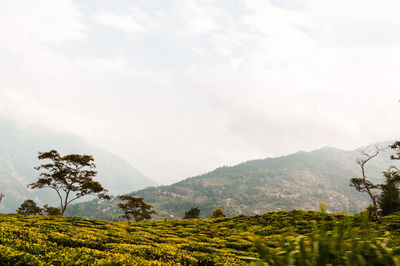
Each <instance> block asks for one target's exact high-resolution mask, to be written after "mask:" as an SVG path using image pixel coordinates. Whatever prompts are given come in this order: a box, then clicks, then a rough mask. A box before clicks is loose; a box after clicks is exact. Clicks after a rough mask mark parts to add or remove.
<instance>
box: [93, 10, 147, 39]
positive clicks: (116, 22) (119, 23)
mask: <svg viewBox="0 0 400 266" xmlns="http://www.w3.org/2000/svg"><path fill="white" fill-rule="evenodd" d="M93 17H94V20H95V21H96V22H97V23H99V24H101V25H104V26H108V27H112V28H115V29H117V30H120V31H123V32H126V33H141V32H144V31H145V27H144V26H143V25H142V24H141V23H140V22H138V21H137V19H136V18H135V16H134V15H133V14H128V13H124V14H115V13H113V12H110V11H107V10H102V11H99V12H98V13H96V14H95V15H94V16H93Z"/></svg>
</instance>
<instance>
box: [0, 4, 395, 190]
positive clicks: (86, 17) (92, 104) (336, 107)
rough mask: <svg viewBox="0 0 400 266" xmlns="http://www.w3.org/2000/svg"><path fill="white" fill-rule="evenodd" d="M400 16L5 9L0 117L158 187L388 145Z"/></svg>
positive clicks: (241, 9)
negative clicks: (70, 140)
mask: <svg viewBox="0 0 400 266" xmlns="http://www.w3.org/2000/svg"><path fill="white" fill-rule="evenodd" d="M82 3H84V4H85V6H86V7H85V10H88V12H86V13H85V12H83V11H82V10H83V9H82V5H83V4H82ZM107 3H108V4H110V3H111V4H110V5H111V6H112V8H111V7H110V6H108V4H107ZM398 5H399V4H397V2H393V1H388V2H387V3H386V4H385V5H382V6H381V5H379V8H378V9H377V4H376V2H372V1H363V2H361V1H355V2H354V3H353V2H352V3H348V2H346V3H345V2H343V1H316V0H308V1H301V3H300V2H299V1H294V0H283V1H264V0H263V1H260V0H235V1H210V0H193V1H178V0H173V1H167V2H164V1H162V2H160V1H156V0H149V1H144V2H135V3H129V4H128V3H126V2H125V1H112V2H107V1H100V2H96V6H94V4H93V3H92V2H90V1H86V2H71V1H66V0H62V1H58V2H57V3H55V2H54V1H36V2H35V3H34V4H33V3H31V2H30V1H12V2H4V1H3V2H1V3H0V12H1V15H0V29H1V30H2V32H4V34H3V35H2V36H0V48H1V49H0V57H1V58H2V62H0V71H1V73H2V74H3V75H2V80H1V84H0V85H1V89H0V114H2V115H3V116H4V117H14V119H17V120H20V121H25V122H27V121H31V122H34V123H40V124H43V125H45V126H47V127H49V128H52V129H58V130H66V131H69V132H75V133H76V134H79V135H81V136H83V137H85V138H86V139H88V140H90V141H91V142H93V143H94V144H97V145H99V146H102V147H103V148H107V149H109V150H112V151H114V152H117V153H118V154H120V155H122V156H123V157H125V158H127V159H128V160H129V161H130V162H132V163H133V164H134V165H135V166H136V167H138V168H139V169H141V170H142V171H143V172H145V173H147V174H148V175H149V176H150V177H153V178H155V179H157V180H158V181H160V182H171V181H172V180H177V179H180V178H184V177H187V176H191V175H196V174H200V173H202V172H206V171H209V170H211V169H212V168H214V167H218V166H221V165H227V164H234V163H239V162H241V161H245V160H248V159H254V158H260V157H266V156H275V155H282V154H287V153H291V152H295V151H297V150H300V149H302V150H304V149H305V150H309V149H313V148H318V147H321V146H325V145H331V146H338V147H342V148H355V147H357V146H361V145H364V144H366V143H369V142H374V141H380V140H386V139H393V138H396V137H397V136H396V132H397V129H398V127H399V126H400V121H398V119H397V114H398V112H399V108H400V106H399V105H398V103H397V99H399V97H400V93H399V90H398V88H399V87H400V79H399V77H398V73H397V72H398V71H397V69H398V67H399V62H400V49H399V48H398V45H397V44H398V36H400V35H399V34H397V31H398V29H399V28H400V20H399V19H398V18H397V14H396V12H395V11H396V10H397V7H398ZM343 6H346V8H343ZM375 9H377V11H376V12H375V11H374V10H375ZM50 11H51V12H50ZM121 32H123V33H124V34H120V33H121ZM131 36H133V37H134V38H130V37H131Z"/></svg>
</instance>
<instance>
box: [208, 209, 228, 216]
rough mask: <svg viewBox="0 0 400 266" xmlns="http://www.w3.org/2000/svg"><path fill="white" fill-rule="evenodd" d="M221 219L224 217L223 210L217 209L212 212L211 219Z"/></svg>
mask: <svg viewBox="0 0 400 266" xmlns="http://www.w3.org/2000/svg"><path fill="white" fill-rule="evenodd" d="M221 217H226V215H225V212H224V210H223V209H221V208H218V209H216V210H215V211H214V212H213V215H212V216H211V218H221Z"/></svg>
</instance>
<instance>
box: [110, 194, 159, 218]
mask: <svg viewBox="0 0 400 266" xmlns="http://www.w3.org/2000/svg"><path fill="white" fill-rule="evenodd" d="M118 198H119V199H120V200H123V201H126V202H121V203H118V207H120V208H121V209H122V210H123V211H124V215H122V216H121V217H122V218H125V219H127V220H130V219H132V217H133V218H134V219H135V221H136V222H141V221H143V220H148V219H151V215H152V214H154V213H156V212H155V211H154V210H152V208H153V206H151V205H150V204H147V203H145V202H144V200H143V198H137V197H135V196H134V195H121V196H118Z"/></svg>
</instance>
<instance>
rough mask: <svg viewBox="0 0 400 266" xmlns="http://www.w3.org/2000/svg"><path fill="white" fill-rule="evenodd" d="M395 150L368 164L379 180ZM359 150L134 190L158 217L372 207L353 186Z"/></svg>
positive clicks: (101, 211) (104, 208)
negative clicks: (197, 209)
mask: <svg viewBox="0 0 400 266" xmlns="http://www.w3.org/2000/svg"><path fill="white" fill-rule="evenodd" d="M386 145H387V143H386ZM390 154H391V151H390V150H386V151H384V152H381V153H380V154H379V156H378V157H377V158H375V159H374V160H371V161H370V162H369V163H368V165H367V175H368V176H369V177H370V179H371V180H374V181H380V180H381V176H382V174H381V173H382V171H384V170H386V169H387V168H388V166H389V165H391V164H393V163H394V162H393V161H390V159H389V157H390ZM357 157H359V153H358V152H357V151H344V150H340V149H336V148H330V147H326V148H322V149H319V150H315V151H312V152H298V153H295V154H292V155H288V156H283V157H277V158H267V159H263V160H252V161H248V162H245V163H242V164H239V165H236V166H232V167H221V168H218V169H216V170H214V171H212V172H209V173H207V174H204V175H200V176H197V177H192V178H188V179H186V180H183V181H181V182H178V183H175V184H173V185H170V186H160V187H150V188H146V189H143V190H139V191H137V192H135V194H136V195H138V196H141V197H144V199H145V201H146V202H148V203H150V204H152V205H153V206H154V208H155V210H156V211H157V215H155V216H154V218H155V219H162V218H180V217H182V216H183V215H184V212H185V211H187V210H188V209H190V208H191V207H194V206H197V207H200V209H201V210H202V211H201V216H202V217H210V216H211V214H212V211H213V210H215V209H216V208H222V209H224V211H225V213H226V214H227V215H229V216H233V215H238V214H258V213H264V212H267V211H276V210H292V209H302V210H316V209H317V208H318V206H319V202H320V201H326V202H327V210H328V211H331V212H347V213H356V212H360V211H361V210H362V209H364V208H365V207H367V206H368V204H369V201H368V198H367V196H366V195H364V194H363V193H359V192H356V190H355V189H354V188H352V187H350V186H349V179H350V178H352V177H359V176H360V169H359V166H358V165H357V164H356V163H355V161H356V158H357ZM116 204H117V201H115V200H112V201H111V202H104V201H102V202H100V203H99V202H98V201H97V200H94V201H91V202H87V203H83V204H77V205H75V206H71V208H70V212H69V214H70V215H76V216H83V217H89V218H101V219H112V217H116V216H117V215H118V213H119V210H118V208H117V207H116Z"/></svg>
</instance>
